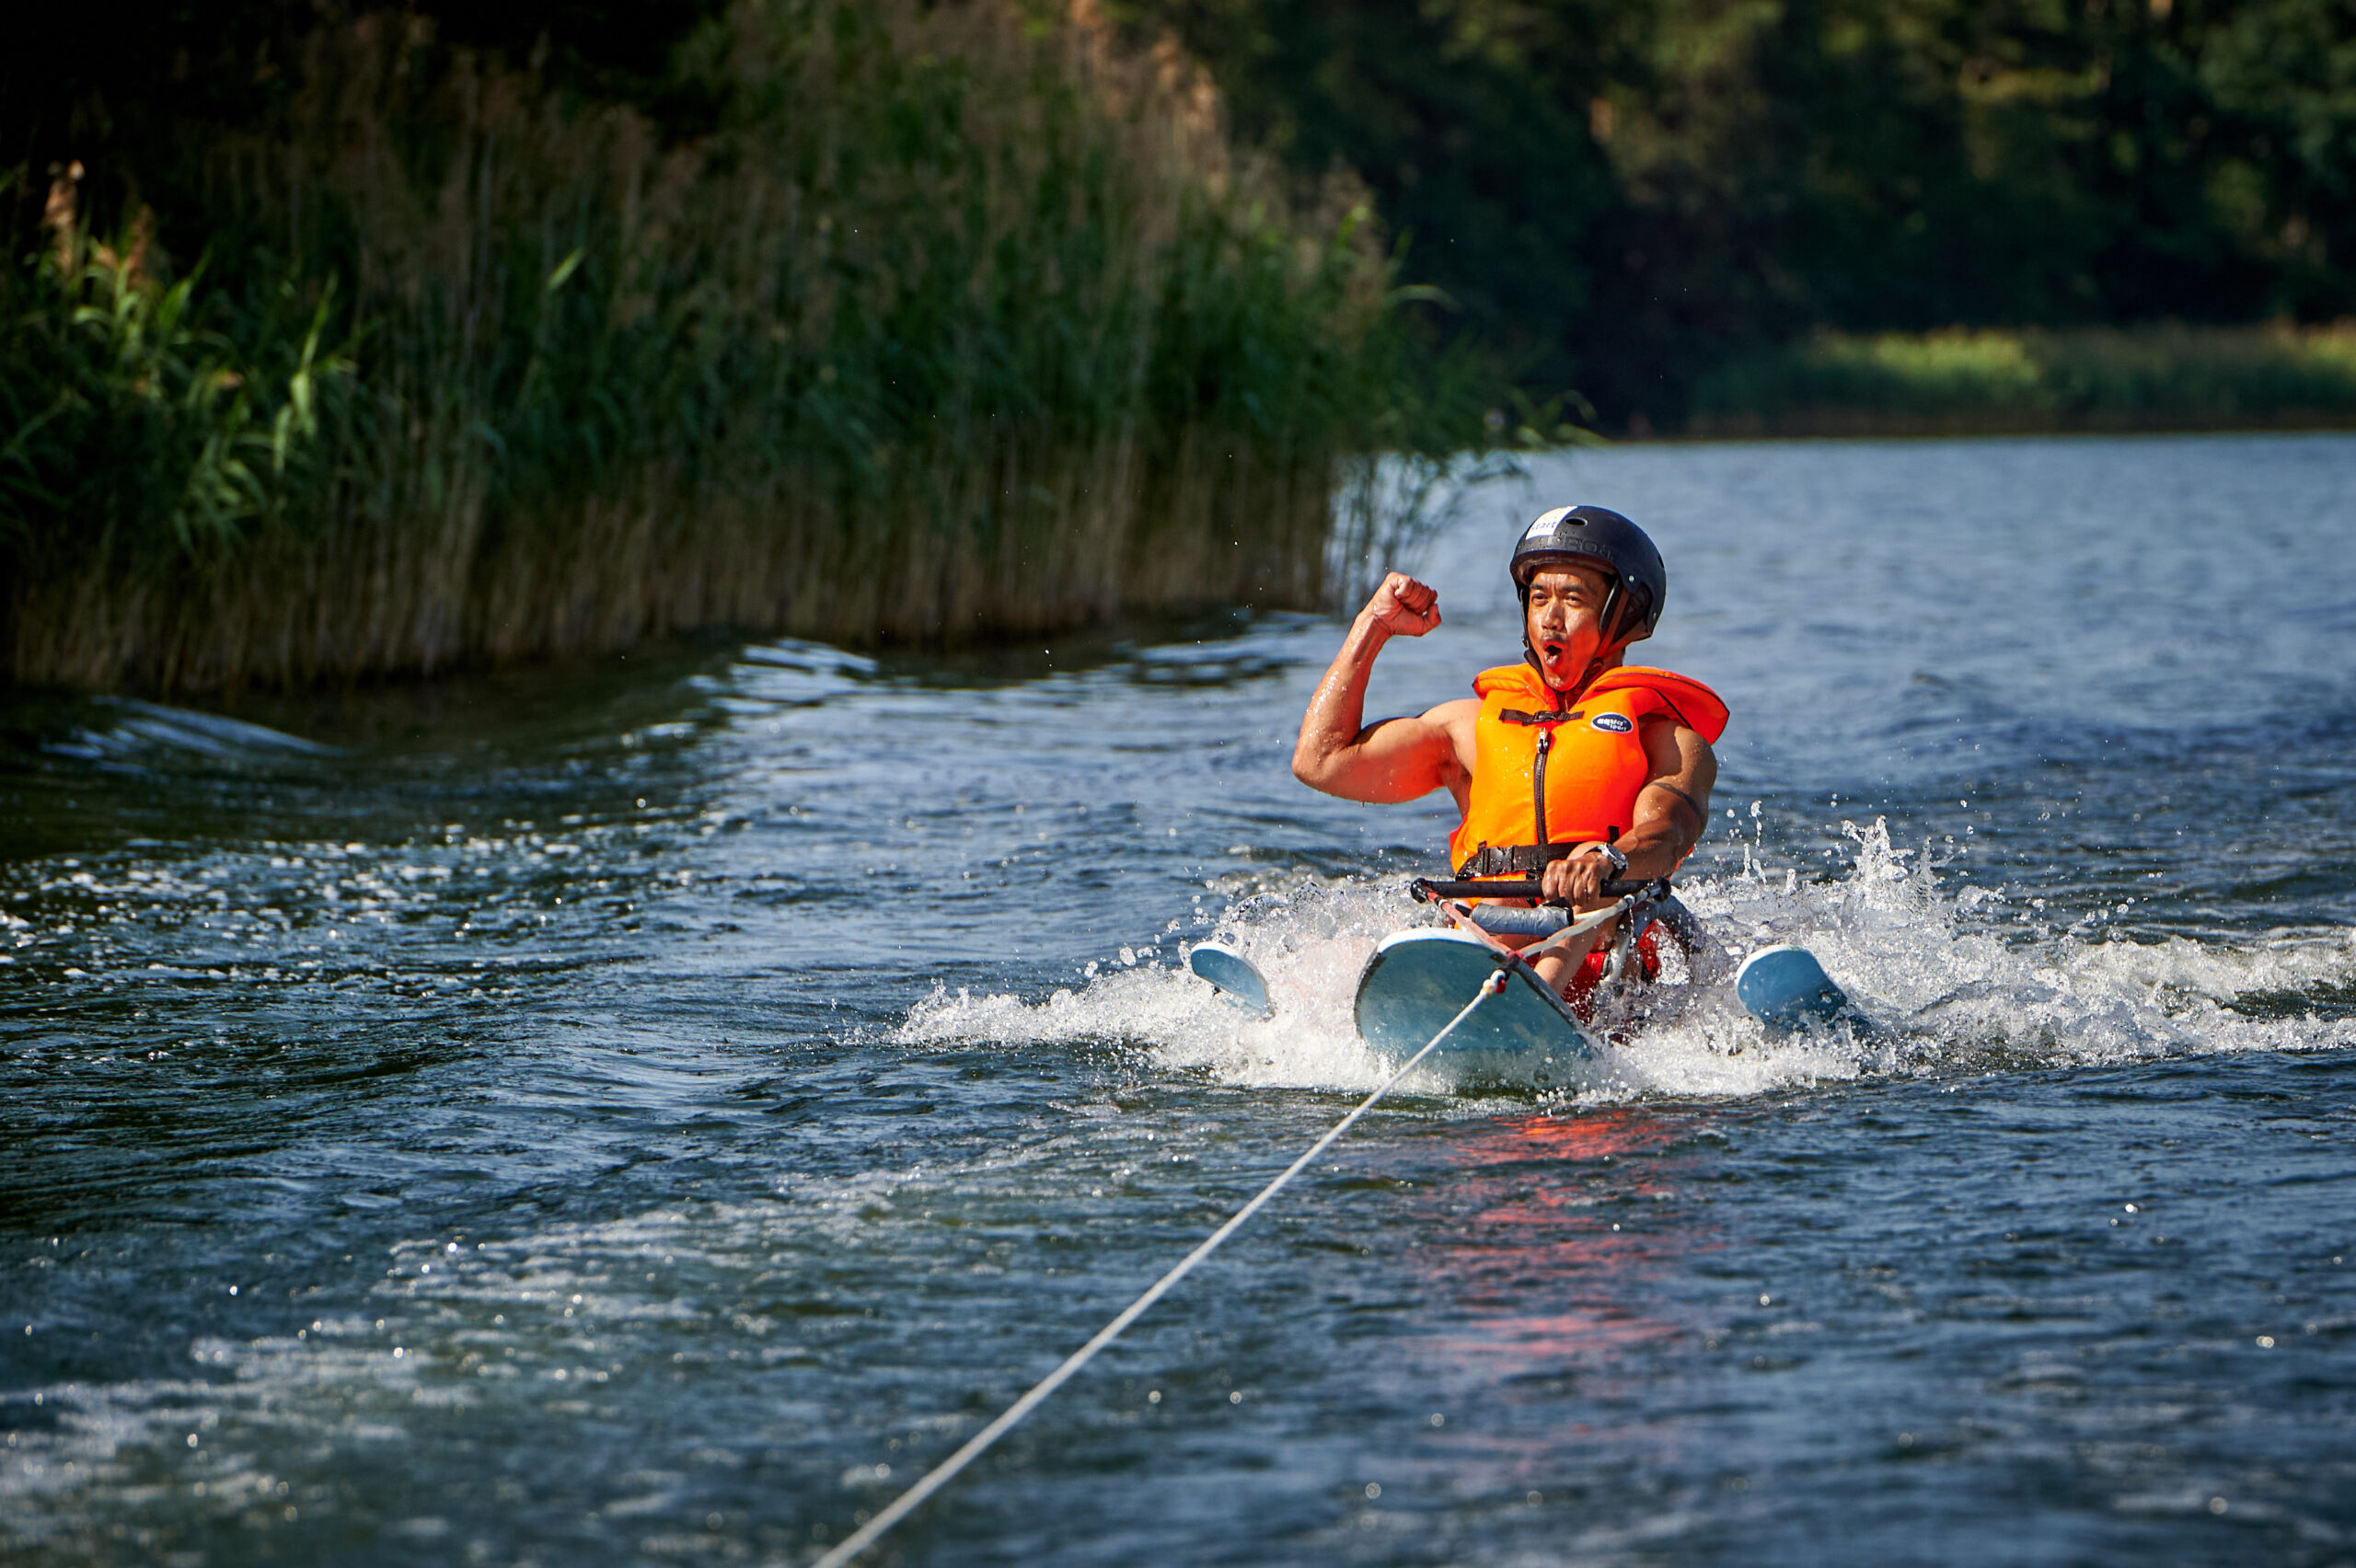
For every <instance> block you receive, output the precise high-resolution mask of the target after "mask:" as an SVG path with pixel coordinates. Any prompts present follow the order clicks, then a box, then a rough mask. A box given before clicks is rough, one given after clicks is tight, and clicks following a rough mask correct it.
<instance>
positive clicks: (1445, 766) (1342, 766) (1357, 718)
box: [1292, 571, 1459, 804]
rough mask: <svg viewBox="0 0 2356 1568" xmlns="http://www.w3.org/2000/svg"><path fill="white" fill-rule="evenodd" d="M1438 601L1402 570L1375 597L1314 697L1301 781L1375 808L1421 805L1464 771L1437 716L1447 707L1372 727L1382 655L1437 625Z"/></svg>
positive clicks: (1304, 722) (1298, 747)
mask: <svg viewBox="0 0 2356 1568" xmlns="http://www.w3.org/2000/svg"><path fill="white" fill-rule="evenodd" d="M1437 600H1438V595H1437V594H1433V592H1432V591H1431V590H1430V589H1429V588H1427V587H1426V586H1425V585H1424V584H1422V583H1420V582H1415V580H1414V579H1412V578H1409V577H1405V576H1403V575H1402V574H1400V573H1398V572H1395V571H1394V572H1392V574H1391V575H1390V577H1389V578H1387V579H1386V580H1385V581H1384V582H1383V584H1382V586H1381V587H1380V588H1379V589H1377V590H1376V591H1375V595H1374V597H1373V598H1372V599H1371V600H1369V602H1368V604H1367V607H1366V608H1365V609H1363V610H1361V611H1359V612H1358V617H1357V620H1355V621H1353V622H1351V624H1350V631H1349V635H1348V636H1347V637H1345V639H1343V641H1342V651H1340V652H1339V653H1336V654H1335V655H1334V663H1332V664H1331V665H1330V666H1328V667H1327V669H1326V671H1325V676H1324V678H1323V679H1322V680H1321V681H1319V682H1318V683H1317V691H1316V693H1315V695H1313V696H1312V697H1311V698H1310V699H1309V711H1308V712H1307V713H1305V714H1304V715H1302V717H1301V721H1300V739H1299V742H1298V743H1297V744H1295V745H1294V747H1293V754H1292V774H1293V777H1294V778H1298V779H1299V780H1300V781H1301V782H1302V783H1303V784H1306V785H1308V786H1309V787H1310V788H1311V789H1312V790H1322V792H1323V793H1325V794H1328V795H1339V796H1340V797H1342V799H1344V800H1345V801H1368V802H1369V803H1373V804H1387V803H1390V802H1392V801H1413V800H1416V799H1418V798H1420V797H1422V796H1425V795H1428V794H1430V793H1431V792H1432V791H1433V790H1438V789H1440V788H1441V787H1443V786H1444V785H1446V784H1447V783H1448V782H1449V777H1450V774H1451V772H1452V771H1453V770H1454V769H1456V768H1457V767H1458V766H1459V765H1458V763H1457V757H1456V742H1455V738H1454V737H1453V736H1452V735H1451V734H1449V731H1448V729H1447V728H1446V726H1445V725H1444V724H1443V723H1441V722H1438V721H1436V720H1435V717H1434V716H1435V715H1437V714H1438V713H1439V712H1440V711H1441V709H1433V710H1432V712H1431V713H1427V714H1425V715H1422V716H1421V717H1418V718H1411V719H1386V720H1383V721H1380V722H1377V723H1373V724H1368V723H1367V722H1366V721H1365V719H1366V688H1367V682H1368V681H1369V679H1370V678H1371V677H1372V676H1373V674H1374V660H1375V655H1377V654H1378V653H1380V652H1381V651H1382V647H1383V644H1384V643H1386V642H1388V641H1390V640H1391V639H1392V636H1393V635H1394V634H1399V633H1403V634H1404V635H1406V636H1410V637H1420V636H1422V635H1423V634H1424V633H1425V632H1426V631H1428V630H1430V629H1431V628H1433V627H1436V626H1438V624H1439V609H1438V603H1437Z"/></svg>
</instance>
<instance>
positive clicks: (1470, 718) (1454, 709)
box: [1423, 697, 1481, 777]
mask: <svg viewBox="0 0 2356 1568" xmlns="http://www.w3.org/2000/svg"><path fill="white" fill-rule="evenodd" d="M1480 719H1481V699H1480V698H1477V697H1460V698H1456V699H1455V700H1454V701H1452V702H1443V703H1441V704H1440V705H1439V706H1438V707H1437V708H1427V709H1425V710H1424V715H1423V720H1424V722H1425V723H1426V724H1428V725H1430V726H1431V727H1432V729H1433V730H1435V731H1437V732H1439V733H1440V734H1443V735H1445V736H1447V737H1448V740H1449V744H1450V746H1451V747H1452V748H1453V749H1454V751H1455V753H1456V765H1457V767H1461V768H1462V769H1463V770H1464V772H1465V774H1466V775H1467V776H1468V777H1469V776H1470V775H1471V774H1472V763H1473V759H1474V758H1475V757H1477V756H1478V755H1480V749H1481V743H1480Z"/></svg>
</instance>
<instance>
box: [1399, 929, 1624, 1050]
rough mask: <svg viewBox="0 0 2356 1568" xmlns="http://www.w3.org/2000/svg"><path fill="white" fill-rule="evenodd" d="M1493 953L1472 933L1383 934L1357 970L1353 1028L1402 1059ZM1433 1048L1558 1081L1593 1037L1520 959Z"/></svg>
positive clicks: (1468, 993)
mask: <svg viewBox="0 0 2356 1568" xmlns="http://www.w3.org/2000/svg"><path fill="white" fill-rule="evenodd" d="M1498 963H1499V954H1498V953H1497V951H1496V949H1494V948H1492V947H1490V946H1489V944H1488V943H1486V942H1484V941H1482V940H1480V939H1478V938H1477V937H1469V936H1466V935H1464V934H1463V933H1461V932H1459V931H1436V930H1429V929H1425V928H1417V929H1415V930H1411V931H1401V932H1398V933H1397V934H1395V935H1393V936H1390V937H1386V938H1384V939H1383V940H1382V943H1381V945H1380V946H1379V947H1377V948H1376V949H1375V950H1374V956H1373V957H1371V958H1369V959H1368V960H1367V961H1366V968H1365V969H1364V970H1363V971H1362V972H1360V974H1359V975H1358V998H1357V1025H1358V1034H1359V1037H1360V1038H1362V1039H1363V1040H1365V1041H1366V1043H1368V1044H1369V1045H1370V1046H1372V1047H1373V1048H1374V1050H1375V1053H1376V1054H1377V1055H1380V1056H1383V1057H1385V1058H1387V1059H1389V1060H1391V1061H1393V1062H1403V1061H1405V1060H1406V1059H1407V1058H1408V1057H1410V1056H1412V1055H1415V1053H1416V1052H1418V1051H1420V1050H1422V1049H1423V1048H1424V1045H1425V1044H1426V1042H1428V1041H1429V1040H1430V1039H1431V1037H1432V1036H1433V1035H1435V1034H1438V1032H1440V1030H1441V1029H1442V1028H1444V1027H1445V1026H1446V1025H1447V1023H1448V1020H1449V1019H1452V1018H1454V1017H1455V1016H1456V1015H1457V1013H1458V1012H1459V1011H1460V1010H1461V1009H1462V1008H1463V1006H1464V1004H1465V1003H1467V1002H1469V1001H1471V1000H1472V994H1473V993H1474V992H1475V991H1477V990H1479V989H1480V986H1481V982H1482V981H1483V980H1484V978H1486V977H1487V976H1488V975H1489V974H1491V973H1493V972H1494V971H1495V970H1496V968H1497V967H1498ZM1440 1055H1443V1056H1445V1057H1447V1058H1448V1065H1449V1066H1450V1067H1451V1068H1452V1069H1454V1070H1456V1071H1457V1072H1459V1073H1469V1074H1470V1075H1472V1076H1489V1075H1494V1076H1497V1077H1504V1078H1515V1079H1519V1080H1521V1081H1525V1082H1532V1083H1551V1084H1561V1083H1564V1082H1567V1081H1569V1080H1570V1079H1572V1078H1576V1076H1577V1075H1578V1074H1579V1072H1580V1071H1581V1070H1582V1069H1583V1068H1584V1067H1585V1066H1586V1065H1587V1064H1588V1063H1589V1062H1590V1061H1592V1060H1593V1059H1594V1056H1595V1041H1594V1040H1593V1038H1592V1037H1591V1036H1590V1035H1589V1034H1588V1032H1587V1030H1586V1028H1585V1027H1584V1026H1583V1025H1581V1024H1580V1022H1579V1020H1577V1019H1576V1017H1574V1016H1573V1015H1572V1013H1571V1010H1570V1009H1568V1008H1566V1007H1565V1006H1564V1005H1563V1003H1562V1001H1561V1000H1560V998H1558V997H1555V995H1554V994H1553V992H1552V991H1550V990H1548V989H1547V988H1546V987H1545V986H1542V985H1541V984H1540V983H1539V982H1538V980H1537V977H1536V976H1534V975H1532V974H1530V971H1529V970H1528V969H1527V968H1524V967H1523V966H1521V965H1520V964H1515V965H1513V966H1512V968H1511V970H1510V972H1509V973H1508V974H1507V979H1506V988H1505V989H1504V990H1503V991H1502V992H1500V993H1499V994H1497V995H1496V996H1495V997H1490V998H1489V999H1488V1000H1487V1001H1485V1002H1483V1003H1482V1004H1481V1006H1480V1008H1479V1009H1478V1010H1477V1011H1475V1012H1474V1013H1473V1014H1472V1017H1471V1018H1468V1019H1466V1020H1464V1022H1463V1023H1462V1024H1461V1026H1460V1027H1459V1028H1458V1029H1457V1031H1456V1032H1455V1033H1454V1034H1452V1035H1450V1036H1449V1040H1448V1043H1447V1044H1445V1045H1443V1046H1441V1047H1440Z"/></svg>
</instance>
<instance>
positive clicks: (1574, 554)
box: [1511, 506, 1669, 645]
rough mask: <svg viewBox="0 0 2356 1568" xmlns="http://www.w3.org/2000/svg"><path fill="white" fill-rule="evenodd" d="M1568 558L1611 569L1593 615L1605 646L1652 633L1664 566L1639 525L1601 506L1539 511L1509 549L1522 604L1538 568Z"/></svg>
mask: <svg viewBox="0 0 2356 1568" xmlns="http://www.w3.org/2000/svg"><path fill="white" fill-rule="evenodd" d="M1570 561H1586V562H1592V563H1595V564H1599V565H1601V566H1602V567H1604V568H1606V569H1607V570H1608V571H1610V572H1611V594H1610V595H1609V596H1608V597H1606V598H1605V600H1604V601H1603V613H1602V615H1601V616H1600V617H1597V618H1598V619H1599V620H1600V621H1601V622H1602V624H1603V628H1604V630H1603V635H1604V640H1605V642H1606V643H1607V645H1618V644H1625V643H1630V642H1637V641H1641V640H1644V639H1645V638H1647V637H1650V636H1651V635H1652V634H1653V628H1655V627H1657V626H1658V625H1659V624H1660V610H1661V605H1662V603H1663V602H1664V601H1665V600H1667V599H1668V597H1669V569H1668V568H1667V567H1665V566H1663V565H1661V561H1660V551H1658V550H1657V549H1655V548H1653V542H1652V540H1650V539H1648V538H1646V536H1645V531H1644V530H1643V529H1642V528H1639V527H1637V526H1636V525H1634V523H1631V522H1629V521H1628V520H1627V519H1626V518H1625V517H1623V516H1621V515H1620V514H1619V513H1616V512H1613V511H1611V510H1609V509H1607V508H1605V507H1600V506H1557V507H1554V508H1553V509H1551V510H1549V511H1545V512H1542V513H1539V514H1538V519H1537V521H1536V522H1533V523H1532V524H1530V526H1529V527H1527V528H1524V529H1523V530H1522V531H1521V542H1520V543H1519V544H1517V545H1515V546H1514V548H1513V563H1512V567H1511V570H1512V571H1513V585H1514V587H1515V589H1516V590H1517V591H1519V594H1521V600H1522V603H1523V604H1525V605H1527V604H1528V603H1529V602H1530V579H1531V578H1532V577H1534V576H1536V575H1537V574H1538V572H1539V571H1541V570H1542V569H1543V568H1545V567H1549V566H1560V565H1563V564H1565V563H1566V562H1570ZM1623 597H1624V598H1625V601H1626V606H1627V607H1626V608H1625V609H1624V610H1623V609H1622V608H1621V604H1622V600H1623ZM1615 611H1616V612H1618V615H1617V618H1616V619H1615V618H1614V612H1615ZM1623 632H1624V635H1621V634H1622V633H1623Z"/></svg>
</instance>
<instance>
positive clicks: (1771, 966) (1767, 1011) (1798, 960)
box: [1734, 942, 1854, 1030]
mask: <svg viewBox="0 0 2356 1568" xmlns="http://www.w3.org/2000/svg"><path fill="white" fill-rule="evenodd" d="M1734 994H1735V995H1736V996H1737V997H1739V998H1740V999H1741V1002H1742V1005H1743V1006H1744V1007H1745V1008H1747V1009H1750V1016H1751V1017H1753V1018H1755V1019H1757V1020H1759V1021H1760V1022H1761V1023H1763V1024H1765V1025H1766V1026H1767V1027H1768V1028H1769V1029H1773V1030H1784V1029H1797V1028H1800V1027H1802V1026H1804V1025H1807V1024H1809V1023H1819V1024H1822V1023H1832V1022H1835V1021H1837V1020H1840V1019H1841V1018H1842V1017H1843V1016H1844V1015H1846V1016H1854V1014H1853V1012H1852V1009H1851V1008H1850V1006H1849V997H1848V996H1847V994H1846V993H1844V992H1843V991H1842V989H1841V987H1840V986H1836V985H1834V984H1833V983H1832V977H1831V975H1829V974H1825V972H1824V965H1822V964H1820V963H1818V962H1817V961H1816V954H1814V953H1812V952H1810V951H1807V949H1806V948H1804V947H1794V946H1792V945H1791V944H1789V943H1787V942H1786V943H1778V944H1777V945H1776V946H1774V947H1763V948H1761V949H1760V950H1759V951H1757V952H1754V953H1752V954H1751V955H1750V957H1749V958H1746V959H1744V960H1743V961H1742V967H1741V968H1740V969H1738V970H1736V971H1735V975H1734Z"/></svg>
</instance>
